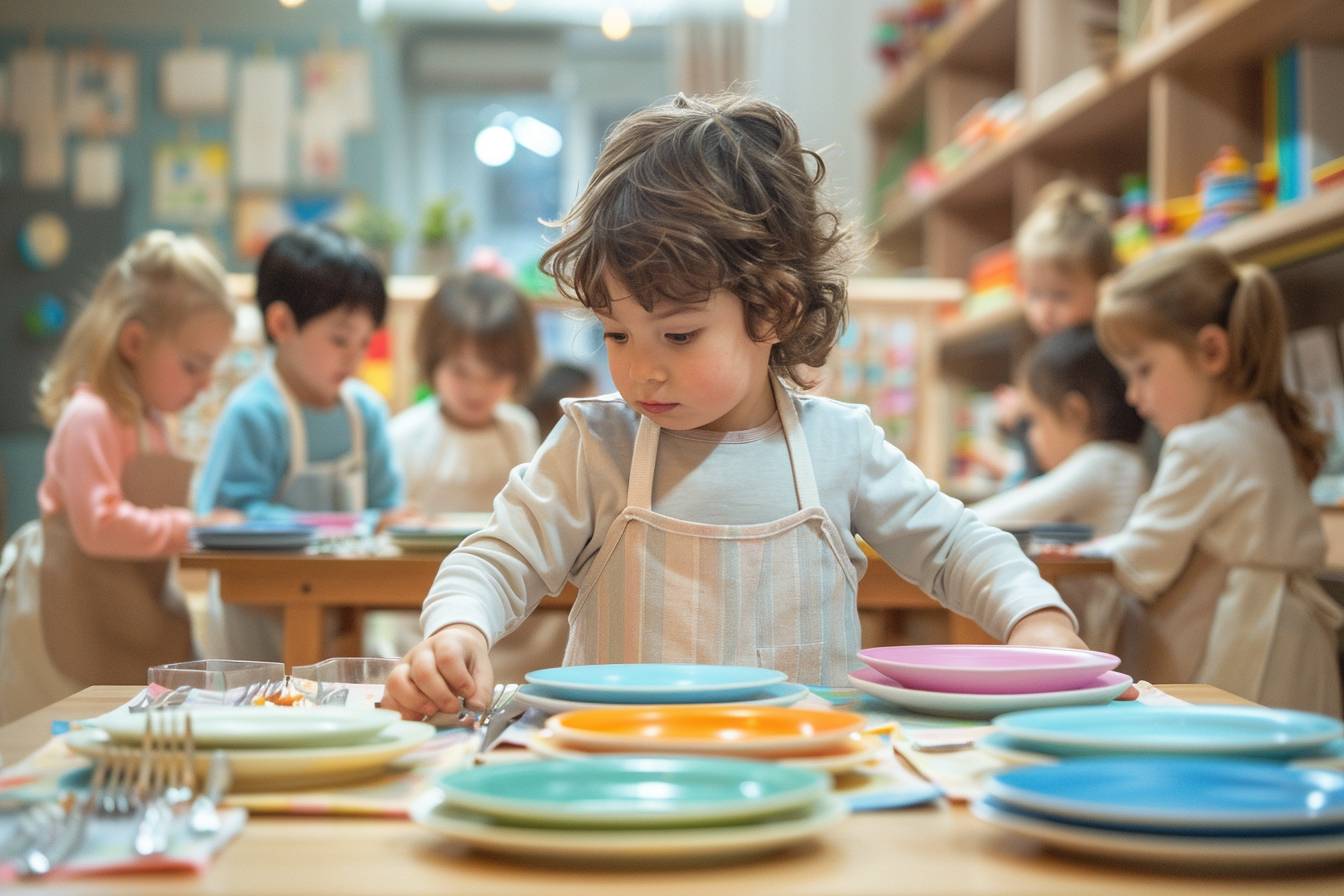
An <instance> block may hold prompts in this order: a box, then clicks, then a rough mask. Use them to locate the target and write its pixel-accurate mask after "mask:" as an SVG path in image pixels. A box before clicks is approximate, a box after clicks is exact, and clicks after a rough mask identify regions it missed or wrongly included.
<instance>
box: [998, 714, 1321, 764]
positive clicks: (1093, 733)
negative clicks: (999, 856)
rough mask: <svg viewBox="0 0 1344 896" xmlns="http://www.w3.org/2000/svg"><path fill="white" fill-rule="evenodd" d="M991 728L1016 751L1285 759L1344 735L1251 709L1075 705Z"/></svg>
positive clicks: (1311, 718)
mask: <svg viewBox="0 0 1344 896" xmlns="http://www.w3.org/2000/svg"><path fill="white" fill-rule="evenodd" d="M994 726H995V728H996V729H997V730H998V733H999V734H1001V735H1003V736H1005V737H1008V738H1011V739H1012V741H1013V742H1014V744H1016V745H1017V746H1019V747H1022V748H1025V749H1028V750H1035V751H1037V752H1041V753H1049V754H1051V755H1054V756H1095V755H1105V754H1117V753H1118V754H1125V753H1128V754H1137V753H1155V754H1166V755H1224V756H1244V757H1264V758H1285V757H1291V756H1299V755H1302V754H1304V753H1309V752H1312V751H1313V750H1316V749H1318V748H1320V747H1321V746H1323V745H1324V744H1326V743H1329V742H1330V741H1332V740H1334V739H1335V738H1337V737H1339V736H1340V734H1341V733H1344V725H1342V724H1341V723H1340V721H1339V720H1338V719H1332V718H1330V717H1328V716H1321V715H1315V714H1313V713H1306V712H1296V711H1294V710H1287V709H1266V708H1264V707H1258V706H1142V705H1134V706H1123V707H1120V706H1075V707H1065V708H1059V709H1040V710H1030V711H1027V712H1010V713H1007V714H1006V715H1002V716H999V717H998V718H996V719H995V720H994Z"/></svg>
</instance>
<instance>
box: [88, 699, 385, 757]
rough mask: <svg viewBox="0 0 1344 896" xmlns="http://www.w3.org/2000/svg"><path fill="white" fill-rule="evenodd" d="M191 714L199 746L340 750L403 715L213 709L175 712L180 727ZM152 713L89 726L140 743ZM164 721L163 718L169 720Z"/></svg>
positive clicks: (332, 709) (328, 709)
mask: <svg viewBox="0 0 1344 896" xmlns="http://www.w3.org/2000/svg"><path fill="white" fill-rule="evenodd" d="M183 715H190V716H191V734H192V738H193V739H194V740H195V742H196V746H197V747H200V748H205V749H216V748H229V747H232V748H245V749H266V748H270V749H275V748H279V747H336V746H345V745H348V744H358V743H364V742H366V741H368V740H369V738H371V737H373V736H374V735H375V734H377V733H378V732H379V731H382V730H383V729H384V728H386V727H387V726H388V725H391V724H392V723H393V722H395V721H396V720H397V719H398V718H400V716H398V714H397V713H395V712H393V711H392V710H390V709H354V708H349V707H345V706H309V707H288V706H210V707H199V708H197V707H182V708H181V709H179V710H175V711H174V716H176V717H177V720H178V721H173V722H172V723H173V724H180V718H181V716H183ZM148 717H149V713H143V712H136V713H133V712H131V711H129V710H127V709H116V710H113V711H112V712H109V713H107V714H105V715H101V716H98V718H96V719H89V720H88V721H86V722H85V723H84V724H86V725H90V726H92V727H94V728H100V729H102V730H103V731H106V732H107V734H108V736H109V737H111V738H112V740H113V741H114V742H117V743H127V744H137V745H138V744H139V743H140V741H141V740H142V739H143V737H144V734H145V719H147V718H148ZM164 720H166V718H165V719H161V721H164Z"/></svg>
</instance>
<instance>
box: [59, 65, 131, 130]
mask: <svg viewBox="0 0 1344 896" xmlns="http://www.w3.org/2000/svg"><path fill="white" fill-rule="evenodd" d="M135 84H136V58H135V55H134V54H133V53H110V52H107V51H106V50H75V51H72V52H70V53H67V54H66V56H65V120H66V122H67V123H68V124H69V126H70V129H71V130H74V131H77V132H80V133H84V134H90V135H92V136H95V137H104V136H108V135H117V136H121V135H125V134H129V133H131V132H132V131H133V130H135V118H136V116H135V101H136V92H135Z"/></svg>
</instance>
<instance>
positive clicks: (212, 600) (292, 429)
mask: <svg viewBox="0 0 1344 896" xmlns="http://www.w3.org/2000/svg"><path fill="white" fill-rule="evenodd" d="M270 376H271V377H272V379H273V380H274V381H275V387H276V389H277V390H279V392H280V397H281V399H282V400H283V401H284V404H285V413H286V415H287V416H288V418H289V470H288V472H287V473H286V475H285V480H284V482H282V483H281V484H280V489H279V491H277V492H276V494H275V497H274V498H273V499H272V500H273V502H274V503H276V504H282V505H284V506H285V507H289V508H291V509H292V510H297V511H301V512H308V513H362V512H363V511H364V508H365V503H366V501H365V493H366V486H365V459H364V419H363V417H362V416H360V413H359V408H358V407H357V406H356V405H355V400H354V399H353V398H352V397H351V396H350V395H349V394H348V393H347V392H346V391H345V390H341V402H342V404H343V405H344V406H345V412H346V415H347V417H348V418H349V420H350V451H349V452H348V453H346V454H344V455H342V456H341V457H338V458H335V459H334V460H327V461H318V462H310V461H309V460H308V431H307V429H306V428H305V427H304V425H303V412H302V411H301V410H300V409H299V404H298V402H297V401H296V400H295V399H294V396H293V395H292V394H290V391H289V390H288V389H287V388H286V387H285V384H284V381H283V380H282V379H281V378H280V375H279V374H277V373H275V372H274V371H272V372H271V374H270ZM208 603H209V611H208V618H209V625H210V628H211V630H212V633H211V636H210V644H209V645H208V646H209V647H210V649H211V651H212V652H214V653H219V654H221V655H222V656H226V657H229V658H230V659H246V660H268V661H271V662H282V661H283V658H284V638H283V631H284V623H283V621H282V613H281V611H280V610H279V609H278V608H275V607H251V606H244V605H242V604H226V603H224V601H223V600H222V599H221V597H220V594H219V577H218V576H217V575H211V577H210V595H209V601H208Z"/></svg>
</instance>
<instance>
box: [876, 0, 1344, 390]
mask: <svg viewBox="0 0 1344 896" xmlns="http://www.w3.org/2000/svg"><path fill="white" fill-rule="evenodd" d="M1116 2H1117V3H1119V0H1116ZM1081 8H1082V4H1081V3H1079V2H1076V0H979V2H974V3H970V4H968V5H967V6H966V7H964V8H963V10H962V11H961V12H960V13H958V14H957V15H956V17H955V18H954V19H953V20H952V21H951V22H949V23H948V24H947V25H946V26H945V28H944V29H943V32H942V34H941V35H940V36H939V37H937V38H936V39H935V40H933V41H932V43H931V46H930V48H929V50H928V51H927V52H926V53H925V54H924V55H923V56H922V57H920V58H917V59H912V60H910V61H909V62H908V63H907V64H906V65H905V66H904V67H903V68H901V69H899V70H897V71H896V72H895V73H894V74H893V76H892V77H891V79H890V80H889V81H888V83H887V84H886V85H885V87H884V89H883V90H882V91H881V93H880V94H879V95H878V97H877V98H876V99H875V101H874V103H873V104H872V106H871V107H870V109H869V112H868V122H869V125H870V128H871V132H872V135H873V138H874V140H875V142H876V145H877V150H878V152H877V156H878V157H879V158H881V156H882V150H883V147H884V146H885V145H886V144H887V143H888V142H890V141H892V140H893V139H894V138H895V137H896V136H897V135H899V134H900V132H901V130H902V129H903V128H905V127H908V126H910V124H911V123H912V122H915V121H917V120H918V119H919V117H920V116H926V117H927V121H926V126H927V135H928V149H929V150H930V151H931V152H932V151H935V150H936V149H938V148H939V147H941V146H943V145H945V144H946V143H947V142H948V141H950V140H951V139H952V137H953V134H954V128H955V124H956V120H957V119H958V118H959V117H960V116H961V115H962V114H964V113H965V112H966V111H967V110H969V109H970V108H971V107H972V106H973V105H974V104H975V103H976V102H977V101H979V100H980V99H984V98H991V97H997V96H1000V95H1002V94H1003V93H1006V92H1007V91H1009V90H1012V89H1016V90H1017V91H1018V92H1020V93H1021V94H1022V95H1023V97H1024V99H1025V100H1026V101H1027V103H1028V112H1027V114H1026V115H1025V116H1024V119H1023V120H1022V122H1021V123H1020V124H1019V126H1018V128H1017V130H1016V131H1015V132H1013V133H1012V134H1011V135H1010V136H1009V137H1007V138H1006V139H1004V140H1003V141H1002V142H1000V143H998V144H996V145H994V146H992V147H990V148H988V149H985V150H983V151H981V152H980V153H979V154H977V155H976V156H974V157H972V158H971V159H969V160H968V161H967V162H966V163H964V164H963V165H962V166H961V167H960V168H959V169H957V170H956V171H955V173H954V174H952V175H951V176H950V177H948V178H947V179H945V180H944V181H943V182H942V183H940V184H939V185H938V186H937V187H936V188H935V190H934V191H933V192H932V193H931V194H930V195H927V196H924V197H921V198H917V199H916V198H912V197H909V196H889V197H886V198H885V199H884V201H883V208H884V214H883V215H882V217H881V218H880V219H879V221H878V222H877V226H876V235H877V266H878V267H879V268H880V267H881V265H882V262H883V260H887V261H888V265H887V266H888V267H890V268H893V269H899V268H901V267H902V266H907V265H910V264H911V263H912V262H911V259H916V261H915V262H914V263H915V264H918V265H919V266H920V267H921V268H922V269H923V270H925V271H927V272H928V273H929V274H930V275H933V276H938V277H965V276H966V274H967V273H968V272H969V268H970V263H971V260H972V258H973V257H974V255H975V254H976V253H978V252H980V251H982V250H984V249H986V248H989V247H991V246H994V245H998V244H1000V243H1003V242H1005V241H1007V240H1009V239H1011V237H1012V233H1013V231H1014V229H1015V227H1016V225H1017V224H1018V223H1019V222H1020V221H1021V219H1022V218H1023V216H1024V215H1025V214H1026V212H1027V210H1028V209H1029V207H1030V203H1031V199H1032V197H1033V196H1034V195H1035V193H1036V191H1037V190H1038V189H1039V188H1040V187H1041V186H1043V185H1044V184H1045V183H1047V182H1049V181H1050V180H1052V179H1054V178H1056V177H1058V176H1060V175H1062V174H1065V173H1069V174H1073V175H1075V176H1079V177H1082V178H1083V179H1085V180H1089V181H1092V182H1094V183H1096V184H1097V185H1098V186H1100V187H1102V188H1103V189H1106V190H1108V191H1110V192H1112V193H1114V192H1115V191H1116V190H1117V188H1118V184H1119V180H1120V178H1121V176H1122V175H1124V174H1126V173H1130V172H1144V173H1146V174H1147V177H1148V182H1149V188H1150V192H1151V193H1152V196H1153V199H1154V201H1165V200H1167V199H1170V198H1173V197H1177V196H1182V195H1188V194H1190V193H1192V192H1193V191H1194V184H1195V179H1196V176H1197V175H1198V173H1199V171H1200V169H1201V168H1202V167H1203V166H1204V165H1205V164H1206V163H1207V162H1208V160H1209V159H1211V158H1212V157H1213V156H1214V154H1215V153H1216V152H1217V150H1218V148H1219V147H1220V146H1222V145H1224V144H1234V145H1236V146H1238V148H1239V149H1240V150H1241V151H1242V152H1243V154H1245V155H1247V157H1249V158H1251V160H1252V161H1258V160H1259V156H1260V153H1261V149H1262V139H1261V129H1262V119H1263V113H1262V109H1261V104H1262V89H1263V85H1262V74H1261V63H1262V60H1263V59H1264V58H1265V57H1267V56H1269V55H1270V54H1272V53H1275V52H1277V51H1279V50H1281V49H1283V48H1284V47H1285V46H1287V45H1288V44H1290V43H1292V42H1293V41H1295V40H1301V39H1309V40H1315V41H1344V2H1341V0H1152V4H1151V7H1150V10H1149V28H1148V29H1147V30H1148V34H1147V36H1146V37H1144V38H1142V39H1141V40H1139V41H1138V42H1137V43H1136V44H1134V45H1133V46H1131V47H1129V48H1127V49H1126V50H1124V51H1122V52H1121V53H1120V54H1119V56H1118V57H1117V58H1116V59H1115V60H1114V61H1113V63H1112V64H1111V65H1110V66H1109V67H1108V68H1107V69H1105V70H1102V69H1101V68H1100V67H1099V66H1097V65H1096V64H1094V62H1093V60H1092V59H1091V56H1090V51H1089V50H1088V48H1087V39H1086V35H1085V33H1084V30H1083V27H1082V25H1081V19H1080V17H1079V16H1078V15H1077V12H1078V10H1080V9H1081ZM1061 84H1068V85H1069V89H1068V90H1067V92H1065V93H1061V92H1060V85H1061ZM1212 239H1213V241H1214V242H1215V243H1217V244H1218V245H1220V246H1222V247H1223V248H1225V249H1227V250H1228V251H1229V252H1231V253H1232V254H1233V255H1235V256H1237V257H1238V258H1241V259H1245V260H1254V261H1258V262H1261V263H1265V264H1268V265H1270V266H1274V265H1277V264H1285V263H1288V262H1290V261H1295V260H1297V259H1299V258H1301V257H1303V255H1304V254H1311V253H1319V252H1323V251H1331V250H1333V249H1335V248H1338V247H1339V246H1341V245H1344V191H1337V192H1335V193H1325V194H1321V195H1318V196H1315V197H1312V198H1309V199H1306V200H1303V201H1301V202H1299V203H1295V204H1292V205H1287V206H1283V207H1279V208H1274V209H1270V210H1268V211H1266V212H1263V213H1262V214H1260V215H1257V216H1256V217H1255V218H1252V219H1248V220H1245V221H1242V222H1239V223H1237V224H1236V225H1234V226H1232V227H1229V228H1228V229H1227V230H1225V231H1223V232H1221V233H1219V234H1216V235H1215V236H1214V237H1213V238H1212ZM1023 332H1024V323H1023V320H1022V315H1021V313H1020V312H1018V311H1017V310H1015V309H1004V310H1001V311H997V312H993V313H991V314H990V315H988V316H986V317H984V318H976V319H971V320H961V321H955V322H953V323H951V324H949V325H947V326H945V327H943V328H942V329H941V330H940V355H941V357H942V360H943V373H944V374H945V375H946V376H948V377H950V378H952V379H954V380H957V381H960V382H962V383H965V384H968V385H979V384H982V383H985V382H990V383H992V382H1002V381H1004V380H1006V379H1007V378H1008V376H1009V373H1010V370H1011V363H1012V357H1013V354H1014V353H1015V351H1016V350H1017V349H1019V348H1020V347H1021V344H1022V340H1021V339H1020V338H1019V336H1020V334H1022V333H1023Z"/></svg>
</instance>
